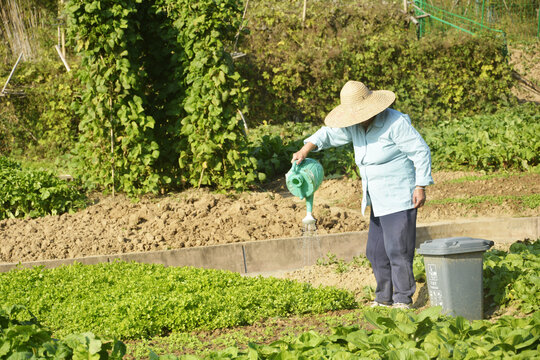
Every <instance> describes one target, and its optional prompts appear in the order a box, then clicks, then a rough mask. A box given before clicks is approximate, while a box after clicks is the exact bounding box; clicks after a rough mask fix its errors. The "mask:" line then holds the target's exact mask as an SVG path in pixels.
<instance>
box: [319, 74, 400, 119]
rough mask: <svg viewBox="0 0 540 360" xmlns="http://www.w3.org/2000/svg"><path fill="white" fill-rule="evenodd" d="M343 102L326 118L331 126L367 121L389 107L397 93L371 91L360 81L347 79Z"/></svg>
mask: <svg viewBox="0 0 540 360" xmlns="http://www.w3.org/2000/svg"><path fill="white" fill-rule="evenodd" d="M340 99H341V104H340V105H338V106H336V107H335V108H334V109H333V110H332V111H330V113H329V114H328V115H327V116H326V118H325V119H324V123H325V124H326V125H327V126H330V127H337V128H342V127H347V126H351V125H354V124H359V123H361V122H364V121H367V120H369V119H371V118H372V117H374V116H375V115H377V114H378V113H380V112H382V111H383V110H385V109H386V108H388V107H389V106H390V105H392V103H393V102H394V100H395V99H396V94H394V93H393V92H392V91H388V90H376V91H371V90H369V89H368V88H367V86H366V85H364V84H363V83H361V82H360V81H347V83H346V84H345V85H344V86H343V88H342V89H341V93H340Z"/></svg>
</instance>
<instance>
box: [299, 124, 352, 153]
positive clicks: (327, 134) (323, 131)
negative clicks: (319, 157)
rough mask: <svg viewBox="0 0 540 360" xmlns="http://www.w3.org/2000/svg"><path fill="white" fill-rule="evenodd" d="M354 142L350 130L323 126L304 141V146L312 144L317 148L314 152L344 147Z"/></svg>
mask: <svg viewBox="0 0 540 360" xmlns="http://www.w3.org/2000/svg"><path fill="white" fill-rule="evenodd" d="M351 141H352V135H351V131H350V128H349V127H347V128H331V127H328V126H323V127H322V128H320V129H319V130H317V132H315V134H313V135H311V136H310V137H308V138H307V139H305V140H304V144H305V143H308V142H311V143H313V144H315V145H316V146H317V149H315V150H313V151H320V150H323V149H327V148H331V147H337V146H342V145H346V144H348V143H350V142H351Z"/></svg>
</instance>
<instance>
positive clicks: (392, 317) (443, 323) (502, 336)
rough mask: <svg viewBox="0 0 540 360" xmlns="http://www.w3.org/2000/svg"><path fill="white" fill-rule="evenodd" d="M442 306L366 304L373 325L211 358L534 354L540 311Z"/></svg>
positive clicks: (539, 342)
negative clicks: (497, 314)
mask: <svg viewBox="0 0 540 360" xmlns="http://www.w3.org/2000/svg"><path fill="white" fill-rule="evenodd" d="M439 311H440V308H438V307H434V308H430V309H427V310H424V311H423V312H421V313H420V314H414V313H412V312H403V311H400V310H396V309H392V310H390V311H388V310H378V311H376V310H366V311H365V312H364V317H365V320H366V321H367V322H369V323H370V324H371V325H373V327H374V330H364V329H362V328H360V327H359V326H357V325H354V326H348V327H336V328H334V329H332V334H331V335H321V334H318V333H316V332H313V331H310V332H307V333H304V334H302V335H300V336H299V337H297V338H296V339H293V340H292V341H284V340H278V341H275V342H273V343H272V344H269V345H258V344H250V345H249V347H248V348H247V349H243V350H241V349H238V348H237V347H231V348H228V349H226V350H223V351H220V352H217V353H213V354H211V355H210V356H208V357H206V358H209V359H246V360H248V359H343V360H345V359H392V360H393V359H396V360H398V359H421V360H423V359H426V360H427V359H450V358H451V359H485V358H491V359H493V358H496V359H500V358H513V359H532V358H537V356H538V350H539V349H540V314H539V313H536V314H534V315H533V316H532V317H530V318H525V319H519V318H518V319H516V318H512V317H509V316H508V317H503V318H501V319H499V320H498V321H497V322H496V323H494V324H492V323H490V322H489V321H482V320H477V321H473V322H468V321H467V320H465V319H464V318H462V317H460V316H458V317H456V318H452V317H445V316H441V315H440V314H439ZM150 359H152V360H158V359H161V360H176V359H185V360H188V359H189V360H191V359H199V357H196V356H192V355H183V356H180V357H176V356H172V355H166V356H158V355H156V354H153V353H151V355H150Z"/></svg>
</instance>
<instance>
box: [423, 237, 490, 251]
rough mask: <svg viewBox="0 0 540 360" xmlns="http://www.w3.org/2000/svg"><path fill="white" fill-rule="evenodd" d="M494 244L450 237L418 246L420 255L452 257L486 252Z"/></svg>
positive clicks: (480, 240) (428, 241) (482, 240)
mask: <svg viewBox="0 0 540 360" xmlns="http://www.w3.org/2000/svg"><path fill="white" fill-rule="evenodd" d="M493 244H495V243H494V242H493V241H491V240H485V239H473V238H470V237H452V238H445V239H434V240H427V241H426V242H424V243H422V244H420V248H419V249H418V253H419V254H421V255H453V254H463V253H471V252H478V251H486V250H488V249H489V248H490V247H492V246H493Z"/></svg>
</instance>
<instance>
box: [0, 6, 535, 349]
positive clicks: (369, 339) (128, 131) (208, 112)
mask: <svg viewBox="0 0 540 360" xmlns="http://www.w3.org/2000/svg"><path fill="white" fill-rule="evenodd" d="M10 1H11V0H9V1H8V0H0V4H1V5H2V8H3V9H8V5H10V4H12V2H10ZM18 3H19V5H20V9H19V11H20V14H33V15H32V16H33V18H36V17H41V22H40V23H41V24H42V25H41V27H40V26H39V25H33V26H37V28H33V29H34V32H33V34H34V35H32V37H31V38H32V39H34V41H37V42H39V46H40V47H41V50H40V52H39V54H40V55H38V56H35V57H33V58H30V56H28V58H27V59H26V57H25V61H23V62H22V63H21V64H20V65H19V68H18V69H17V71H16V72H15V76H14V77H13V79H12V80H11V82H10V87H14V88H16V89H20V91H12V92H9V93H6V94H2V96H0V243H2V246H0V262H11V263H16V262H19V261H31V260H42V259H63V258H70V257H77V256H89V255H100V254H101V255H103V254H105V255H106V254H111V253H124V252H133V251H152V250H167V249H177V248H182V247H194V246H206V245H215V244H223V243H234V242H239V241H253V240H264V239H269V238H278V237H288V236H298V235H299V234H300V231H301V229H300V227H299V224H300V219H301V215H303V214H302V212H303V210H302V211H300V209H303V204H300V203H298V202H295V201H294V200H292V199H290V198H287V197H286V196H284V191H283V190H284V188H283V179H282V178H283V175H284V173H285V172H286V171H287V170H288V168H289V167H290V157H291V154H292V153H293V152H294V151H296V150H297V149H298V148H299V147H300V144H301V143H302V140H303V139H304V138H305V137H306V136H307V135H308V134H311V133H312V132H313V131H314V130H315V129H316V128H318V127H319V126H320V125H321V124H322V119H323V118H324V115H325V114H326V113H327V112H328V111H329V110H330V109H331V108H333V107H334V106H335V105H336V101H337V99H338V97H337V94H338V93H339V89H340V88H341V86H342V84H343V83H344V82H345V81H346V80H348V79H358V80H362V81H363V82H365V83H366V84H367V85H368V86H370V87H372V88H380V89H382V88H386V89H389V90H393V91H394V92H395V93H396V94H397V101H396V103H395V104H394V107H395V108H396V109H398V110H400V111H403V112H405V113H408V114H409V115H410V116H411V118H412V120H413V124H414V126H415V127H416V128H417V129H418V130H419V131H420V132H421V133H422V135H423V136H424V138H425V139H426V142H427V143H428V144H429V146H430V148H431V150H432V159H433V167H434V177H435V181H436V184H435V185H434V186H432V187H430V188H429V189H428V202H427V204H426V206H425V207H424V208H423V209H422V211H421V212H420V213H419V220H420V221H422V222H433V221H441V220H451V219H460V218H471V217H496V216H514V217H517V216H535V217H536V216H538V208H539V206H540V198H539V194H540V188H539V187H540V172H539V169H540V167H539V157H538V154H540V140H539V138H538V134H539V133H540V111H539V110H540V109H539V106H538V103H537V102H534V101H523V98H518V97H516V96H515V95H514V93H515V91H514V90H515V87H516V86H517V83H516V80H515V78H516V76H515V68H514V65H513V64H512V61H509V58H508V57H507V56H506V54H505V52H504V51H501V47H502V45H503V44H502V43H501V39H497V38H491V37H481V36H468V35H466V36H464V35H463V34H459V33H457V34H456V33H452V32H449V33H446V34H444V35H441V34H437V35H433V36H430V34H426V36H424V37H422V38H421V39H418V38H417V36H416V35H417V34H416V29H415V27H414V25H413V24H412V23H411V22H410V17H409V15H412V13H411V14H404V13H403V12H402V11H401V1H395V2H390V3H388V4H385V3H382V2H377V1H361V2H358V1H340V2H330V3H329V2H326V1H309V2H307V3H308V7H307V16H306V18H305V19H304V20H303V19H302V17H301V16H300V15H301V8H302V3H303V2H301V1H281V0H280V1H274V2H271V3H268V2H266V3H265V2H262V1H250V2H249V6H248V3H247V2H241V1H237V0H202V1H196V2H194V1H188V0H181V1H170V0H152V1H143V0H122V1H112V0H91V1H82V0H69V1H66V3H65V5H64V7H61V6H60V5H59V4H57V2H56V1H53V0H50V1H49V0H47V1H43V2H36V1H34V0H18ZM10 6H11V5H10ZM32 9H34V10H32ZM35 9H39V13H35V12H32V11H37V10H35ZM6 11H7V10H6ZM58 13H60V14H61V16H60V18H61V19H63V21H62V22H61V23H60V25H59V26H63V27H65V30H66V31H67V33H66V35H67V40H68V53H67V60H68V61H69V63H70V65H71V68H72V71H70V72H66V71H65V68H64V67H63V65H62V63H60V62H59V61H57V60H58V59H57V55H56V53H54V52H52V50H51V49H52V46H51V45H52V44H51V40H50V39H51V36H52V38H53V39H54V37H55V36H56V34H55V32H56V27H52V26H50V24H55V26H56V25H57V24H56V20H55V18H56V17H57V15H58ZM36 14H38V15H36ZM32 16H28V19H32ZM2 19H4V18H3V17H2ZM28 19H27V20H23V24H26V26H30V25H29V24H31V23H32V24H34V23H35V21H34V22H32V21H30V20H28ZM43 24H48V25H43ZM9 29H10V28H9V27H8V25H7V23H6V22H3V23H2V28H0V35H1V36H3V37H7V34H8V30H9ZM10 34H11V33H10ZM10 39H11V38H10ZM535 41H537V40H534V41H532V42H527V41H523V42H522V43H515V44H511V47H510V55H511V54H512V50H513V49H515V48H519V49H521V50H520V51H524V52H526V51H529V52H530V54H529V55H528V57H527V56H526V57H523V58H531V59H537V58H538V56H539V55H538V54H539V52H538V46H537V42H536V43H535ZM6 44H7V42H6ZM242 54H243V56H240V57H238V56H239V55H242ZM17 55H18V54H17V53H15V51H14V50H13V49H12V48H10V47H9V46H8V45H4V44H1V45H0V60H1V61H0V83H4V82H5V81H6V80H7V78H8V76H9V74H10V70H11V68H12V62H13V58H14V57H15V58H16V57H17ZM523 64H525V62H524V61H523V60H522V63H521V64H520V66H519V67H518V68H517V69H518V70H519V71H520V72H521V73H522V75H524V76H526V77H527V78H528V81H527V84H528V87H529V88H532V89H533V90H534V89H535V88H537V87H538V86H539V85H540V79H539V78H538V76H535V74H536V75H538V74H537V73H535V72H534V71H535V69H536V67H535V66H536V65H535V64H534V61H533V62H532V65H531V63H528V64H529V65H526V66H525V65H523ZM21 94H22V95H21ZM349 150H350V149H348V148H347V147H343V148H337V149H333V150H331V151H326V152H324V153H321V154H316V155H314V157H316V158H317V159H318V160H319V161H320V162H321V163H322V165H323V168H324V169H325V174H326V176H327V178H326V180H325V183H326V184H324V183H323V185H322V186H321V188H320V189H319V192H318V193H317V195H316V200H315V203H316V207H317V210H316V211H318V213H316V216H318V217H319V223H318V227H319V233H321V234H325V233H339V232H346V231H358V230H364V229H366V228H367V220H366V219H365V218H363V217H362V216H361V215H360V213H359V211H358V209H359V203H360V195H359V194H358V189H359V186H360V179H359V177H358V174H357V171H356V168H355V166H354V163H353V161H352V160H353V158H352V156H353V155H352V153H351V152H350V151H349ZM51 159H53V160H51ZM66 173H69V174H70V175H72V177H73V181H65V180H61V179H59V177H58V175H60V174H66ZM336 189H339V190H340V191H339V192H338V191H336ZM317 202H318V204H317ZM316 266H317V267H318V268H319V269H321V268H323V269H326V270H325V271H337V272H338V273H339V276H342V277H344V276H347V275H348V274H350V272H351V271H353V269H355V268H361V269H363V270H365V271H367V272H369V270H370V269H369V265H368V263H367V262H366V261H365V259H357V261H355V262H353V263H345V262H343V261H342V260H339V259H337V260H336V259H333V260H332V261H328V262H326V263H325V261H320V263H319V265H316ZM308 271H309V270H308ZM483 271H484V272H483V275H484V284H483V286H484V294H485V295H486V299H485V303H484V307H485V309H486V317H487V318H486V319H485V320H475V321H467V320H465V319H463V318H461V317H456V318H453V317H449V316H446V315H444V314H441V313H440V309H438V308H427V307H426V306H425V305H422V306H419V309H415V310H411V311H402V310H397V309H371V308H367V307H366V304H367V303H368V302H369V301H370V300H372V299H371V297H372V294H373V288H372V287H370V286H369V285H366V286H365V287H364V289H363V291H362V292H361V294H360V295H359V294H358V293H353V292H352V291H351V290H349V289H346V288H339V286H338V285H339V284H338V283H339V282H340V281H338V282H337V283H336V284H335V285H336V286H329V287H319V286H315V285H312V284H309V283H306V282H299V281H296V280H291V279H290V278H287V276H285V277H284V278H281V279H278V278H273V277H272V278H263V277H243V276H241V275H239V274H236V273H231V272H227V271H218V270H204V269H198V268H188V267H185V268H172V267H164V266H161V265H148V264H138V263H126V262H114V263H109V264H100V265H91V266H90V265H81V264H74V265H70V266H63V267H59V268H56V269H45V268H42V267H37V268H33V269H25V268H22V267H21V268H18V269H16V270H13V271H10V272H7V273H1V274H0V359H4V358H6V359H23V358H24V359H27V358H30V359H83V358H84V359H121V358H151V359H171V360H172V359H177V358H179V359H197V358H212V359H225V358H227V359H228V358H231V359H232V358H242V359H244V358H245V359H257V358H261V359H267V358H268V359H289V358H290V359H296V358H337V359H340V358H343V359H360V358H369V359H378V358H384V359H416V358H420V359H430V358H431V359H435V358H455V359H477V358H516V359H533V358H537V357H538V353H539V352H540V316H539V315H538V310H539V306H540V302H539V299H538V293H539V290H540V289H539V285H538V283H539V281H538V272H539V271H540V243H539V241H538V240H535V239H532V240H524V241H520V242H516V243H514V244H512V246H510V247H509V248H506V249H492V250H490V251H487V252H486V253H485V255H484V270H483ZM288 276H289V277H291V278H292V275H290V274H289V275H288ZM415 277H416V279H417V282H418V285H419V287H420V288H421V287H422V286H425V283H424V282H425V274H424V269H423V263H422V259H421V257H417V258H416V260H415ZM340 279H342V278H340Z"/></svg>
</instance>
